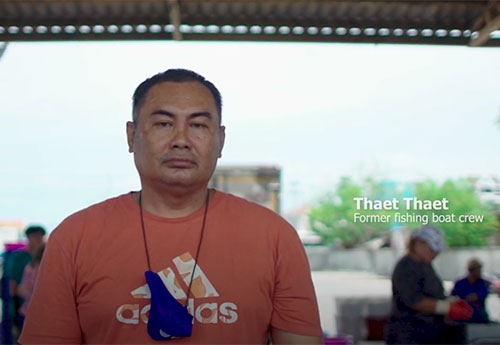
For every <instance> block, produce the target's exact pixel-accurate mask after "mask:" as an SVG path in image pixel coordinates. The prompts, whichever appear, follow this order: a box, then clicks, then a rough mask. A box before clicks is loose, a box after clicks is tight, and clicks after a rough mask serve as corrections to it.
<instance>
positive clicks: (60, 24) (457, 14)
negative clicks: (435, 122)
mask: <svg viewBox="0 0 500 345" xmlns="http://www.w3.org/2000/svg"><path fill="white" fill-rule="evenodd" d="M499 14H500V1H498V0H494V1H486V0H469V1H467V0H448V1H430V0H406V1H403V0H401V1H380V0H372V1H359V0H309V1H303V0H296V1H293V0H266V1H264V0H246V1H243V0H211V1H210V0H208V1H207V0H205V1H201V0H144V1H136V0H99V1H98V0H94V1H86V0H73V1H71V0H69V1H62V0H45V1H28V0H15V1H13V0H1V1H0V41H1V40H3V41H19V40H23V41H31V40H113V39H125V40H127V39H159V40H162V39H165V40H168V39H173V38H176V39H183V40H222V41H225V40H241V41H305V42H379V43H383V42H386V43H427V44H457V45H467V44H469V42H470V39H471V37H475V36H476V35H478V34H479V33H481V34H483V35H482V37H483V38H485V39H484V41H486V42H485V44H484V45H489V46H500V32H499V33H498V35H496V33H495V35H491V36H489V34H490V32H493V31H494V30H499V29H500V22H499V21H500V19H499V18H500V15H499ZM481 29H483V31H481ZM485 29H487V31H485ZM485 32H486V37H485V35H484V33H485ZM488 36H489V37H488ZM488 38H490V39H489V40H488Z"/></svg>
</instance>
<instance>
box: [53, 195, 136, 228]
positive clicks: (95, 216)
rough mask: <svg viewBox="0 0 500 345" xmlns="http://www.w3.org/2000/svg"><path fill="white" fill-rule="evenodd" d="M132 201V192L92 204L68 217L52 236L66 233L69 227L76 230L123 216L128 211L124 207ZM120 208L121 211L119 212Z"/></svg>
mask: <svg viewBox="0 0 500 345" xmlns="http://www.w3.org/2000/svg"><path fill="white" fill-rule="evenodd" d="M128 199H130V200H128ZM131 203H132V199H131V197H130V193H127V194H122V195H119V196H115V197H112V198H109V199H106V200H103V201H100V202H98V203H95V204H93V205H90V206H88V207H86V208H83V209H81V210H79V211H76V212H75V213H73V214H71V215H69V216H68V217H66V218H65V219H64V220H63V221H62V222H61V223H60V224H59V226H58V227H57V228H56V229H55V230H54V231H53V232H52V233H51V237H52V236H53V235H57V234H59V233H61V232H62V233H64V232H66V231H68V230H67V229H71V230H72V231H74V230H76V229H78V228H82V227H85V226H88V225H91V224H92V223H95V222H97V223H99V222H103V221H109V220H110V219H111V220H112V219H114V218H120V217H123V215H124V214H127V213H126V212H123V210H122V209H124V208H125V209H126V208H127V207H130V205H129V204H131ZM118 210H120V211H121V212H117V211H118Z"/></svg>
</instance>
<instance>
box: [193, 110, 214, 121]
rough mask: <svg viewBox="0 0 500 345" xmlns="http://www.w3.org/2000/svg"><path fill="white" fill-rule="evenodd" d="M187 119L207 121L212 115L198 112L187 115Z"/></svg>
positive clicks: (206, 112)
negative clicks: (198, 118)
mask: <svg viewBox="0 0 500 345" xmlns="http://www.w3.org/2000/svg"><path fill="white" fill-rule="evenodd" d="M189 117H190V118H191V119H195V118H197V117H206V118H208V119H211V118H212V114H210V113H209V112H208V111H200V112H196V113H192V114H191V115H189Z"/></svg>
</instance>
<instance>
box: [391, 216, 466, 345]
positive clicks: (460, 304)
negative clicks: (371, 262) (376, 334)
mask: <svg viewBox="0 0 500 345" xmlns="http://www.w3.org/2000/svg"><path fill="white" fill-rule="evenodd" d="M444 249H446V245H445V242H444V236H443V232H442V230H441V229H439V228H437V227H435V226H433V225H424V226H423V227H421V228H420V229H418V230H417V231H415V232H414V233H412V235H411V238H410V242H409V244H408V254H406V255H405V256H404V257H402V258H401V259H400V260H399V261H398V263H397V264H396V266H395V268H394V272H393V274H392V310H391V317H390V318H389V321H388V323H387V325H386V329H385V337H386V342H387V344H445V343H451V344H461V343H465V340H466V339H465V331H464V328H463V326H462V325H453V324H452V323H451V322H450V321H451V320H465V319H468V318H470V317H471V316H472V308H471V307H470V306H469V305H468V304H467V302H465V301H463V300H454V301H452V300H447V299H446V297H445V294H444V288H443V284H442V281H441V278H440V277H439V276H438V275H437V273H436V271H435V270H434V268H433V267H432V265H431V263H432V261H433V260H434V259H435V258H436V256H437V255H438V254H439V252H441V251H443V250H444Z"/></svg>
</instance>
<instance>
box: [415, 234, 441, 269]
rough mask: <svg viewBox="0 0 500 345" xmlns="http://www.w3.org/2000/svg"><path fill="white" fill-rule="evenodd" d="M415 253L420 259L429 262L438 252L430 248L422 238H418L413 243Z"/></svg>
mask: <svg viewBox="0 0 500 345" xmlns="http://www.w3.org/2000/svg"><path fill="white" fill-rule="evenodd" d="M415 254H416V255H417V257H418V258H419V259H420V261H422V262H425V263H428V264H430V263H431V262H432V260H434V259H435V258H436V256H438V254H439V253H437V252H435V251H433V250H432V248H431V247H430V246H429V245H428V244H427V242H425V241H423V240H418V241H417V244H416V245H415Z"/></svg>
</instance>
